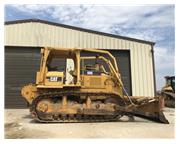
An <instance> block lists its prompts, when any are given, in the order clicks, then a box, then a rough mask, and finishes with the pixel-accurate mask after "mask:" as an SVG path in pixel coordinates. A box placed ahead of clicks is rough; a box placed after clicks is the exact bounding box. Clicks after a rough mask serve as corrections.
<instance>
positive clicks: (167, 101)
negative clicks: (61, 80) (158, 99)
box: [161, 76, 175, 108]
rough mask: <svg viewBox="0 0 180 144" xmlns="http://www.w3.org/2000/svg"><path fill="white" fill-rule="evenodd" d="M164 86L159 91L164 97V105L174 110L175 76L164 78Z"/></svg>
mask: <svg viewBox="0 0 180 144" xmlns="http://www.w3.org/2000/svg"><path fill="white" fill-rule="evenodd" d="M165 80H166V84H165V86H164V87H163V88H162V90H161V94H162V95H163V97H164V105H165V106H167V107H171V108H175V76H166V77H165Z"/></svg>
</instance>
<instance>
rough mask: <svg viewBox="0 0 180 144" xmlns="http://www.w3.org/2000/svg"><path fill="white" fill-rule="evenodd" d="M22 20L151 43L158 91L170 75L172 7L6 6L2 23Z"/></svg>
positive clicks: (172, 69) (172, 56)
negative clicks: (44, 21)
mask: <svg viewBox="0 0 180 144" xmlns="http://www.w3.org/2000/svg"><path fill="white" fill-rule="evenodd" d="M25 18H40V19H45V20H49V21H54V22H59V23H63V24H68V25H73V26H77V27H83V28H88V29H93V30H97V31H102V32H107V33H113V34H118V35H122V36H128V37H133V38H138V39H144V40H149V41H154V42H156V45H155V62H156V63H155V64H156V73H157V74H156V78H157V82H158V83H157V87H158V89H160V88H161V87H162V86H163V85H164V84H163V82H164V81H163V80H162V79H163V77H164V76H165V75H174V53H175V52H174V50H175V48H174V47H175V45H174V41H175V36H174V35H175V34H174V33H175V32H174V5H141V6H113V5H112V6H96V5H45V4H44V5H6V7H5V19H6V20H16V19H25Z"/></svg>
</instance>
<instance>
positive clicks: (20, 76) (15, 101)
mask: <svg viewBox="0 0 180 144" xmlns="http://www.w3.org/2000/svg"><path fill="white" fill-rule="evenodd" d="M39 63H40V48H29V47H5V108H26V107H27V106H26V102H25V100H24V99H23V98H22V97H21V96H20V95H21V93H20V91H21V88H22V86H24V85H26V84H28V83H35V79H36V71H38V69H39Z"/></svg>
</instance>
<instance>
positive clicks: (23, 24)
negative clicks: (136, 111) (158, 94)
mask: <svg viewBox="0 0 180 144" xmlns="http://www.w3.org/2000/svg"><path fill="white" fill-rule="evenodd" d="M46 46H49V47H63V48H76V47H80V48H97V49H106V50H109V51H110V52H111V53H112V54H113V55H114V56H115V57H116V59H117V63H118V66H119V68H120V72H121V75H122V80H123V82H124V84H125V88H126V89H127V91H128V93H129V94H130V95H132V96H154V95H155V91H156V84H155V70H154V55H153V46H154V43H153V42H149V41H144V40H139V39H134V38H129V37H124V36H119V35H113V34H109V33H103V32H97V31H93V30H88V29H83V28H78V27H74V26H68V25H64V24H59V23H53V22H48V21H44V20H39V19H28V20H18V21H8V22H5V107H6V108H24V107H26V105H25V102H24V100H23V99H22V98H21V97H20V90H21V87H22V86H23V85H25V84H27V83H34V81H35V76H36V71H37V70H38V69H39V60H40V49H41V47H46Z"/></svg>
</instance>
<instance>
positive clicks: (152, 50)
mask: <svg viewBox="0 0 180 144" xmlns="http://www.w3.org/2000/svg"><path fill="white" fill-rule="evenodd" d="M154 45H155V44H151V53H152V64H153V78H154V96H156V74H155V62H154Z"/></svg>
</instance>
